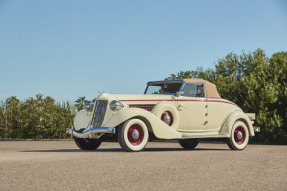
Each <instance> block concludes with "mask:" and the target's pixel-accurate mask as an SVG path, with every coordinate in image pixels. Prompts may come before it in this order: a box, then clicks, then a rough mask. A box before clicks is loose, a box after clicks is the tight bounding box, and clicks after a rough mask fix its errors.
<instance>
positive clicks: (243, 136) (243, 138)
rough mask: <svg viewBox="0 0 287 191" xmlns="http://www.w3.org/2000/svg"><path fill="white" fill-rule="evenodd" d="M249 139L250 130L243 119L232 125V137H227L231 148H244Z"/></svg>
mask: <svg viewBox="0 0 287 191" xmlns="http://www.w3.org/2000/svg"><path fill="white" fill-rule="evenodd" d="M248 141H249V131H248V128H247V126H246V124H245V123H244V122H242V121H236V122H235V123H234V125H233V127H232V130H231V133H230V138H229V139H227V145H228V146H229V148H230V149H231V150H243V149H244V148H245V147H246V146H247V144H248Z"/></svg>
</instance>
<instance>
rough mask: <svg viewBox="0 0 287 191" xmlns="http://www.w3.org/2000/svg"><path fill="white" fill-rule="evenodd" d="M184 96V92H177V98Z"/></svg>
mask: <svg viewBox="0 0 287 191" xmlns="http://www.w3.org/2000/svg"><path fill="white" fill-rule="evenodd" d="M183 94H184V91H179V92H176V96H177V97H179V96H182V95H183Z"/></svg>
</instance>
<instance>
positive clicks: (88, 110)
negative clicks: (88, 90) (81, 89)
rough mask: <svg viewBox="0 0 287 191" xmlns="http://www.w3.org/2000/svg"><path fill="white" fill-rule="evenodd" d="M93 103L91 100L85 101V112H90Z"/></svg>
mask: <svg viewBox="0 0 287 191" xmlns="http://www.w3.org/2000/svg"><path fill="white" fill-rule="evenodd" d="M94 105H95V103H94V102H92V101H87V102H85V105H84V108H85V110H86V111H87V112H92V111H93V108H94Z"/></svg>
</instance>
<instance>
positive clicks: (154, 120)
mask: <svg viewBox="0 0 287 191" xmlns="http://www.w3.org/2000/svg"><path fill="white" fill-rule="evenodd" d="M134 117H137V118H140V119H142V120H143V121H145V123H146V125H147V126H148V127H149V128H150V129H151V130H152V132H153V133H154V135H155V136H156V137H157V138H159V139H178V138H181V137H182V134H181V133H179V132H177V131H176V130H174V129H173V128H171V127H170V126H168V125H167V124H166V123H164V122H163V121H162V120H161V119H160V118H158V117H156V116H155V115H154V114H153V113H151V112H149V111H146V110H144V109H139V108H129V109H122V110H120V111H118V112H116V113H114V114H113V115H112V116H111V118H110V119H109V120H108V121H107V122H106V123H105V124H104V125H103V126H104V127H117V126H118V125H120V124H121V123H123V122H125V121H127V120H128V119H131V118H134Z"/></svg>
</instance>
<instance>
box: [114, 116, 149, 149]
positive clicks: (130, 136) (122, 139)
mask: <svg viewBox="0 0 287 191" xmlns="http://www.w3.org/2000/svg"><path fill="white" fill-rule="evenodd" d="M117 137H118V141H119V144H120V146H121V147H122V149H123V150H125V151H128V152H130V151H141V150H143V149H144V148H145V146H146V144H147V142H148V138H149V132H148V128H147V126H146V124H145V123H144V122H143V121H142V120H140V119H137V118H134V119H130V120H128V121H126V122H125V123H124V124H123V125H121V126H120V127H119V128H118V129H117Z"/></svg>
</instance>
